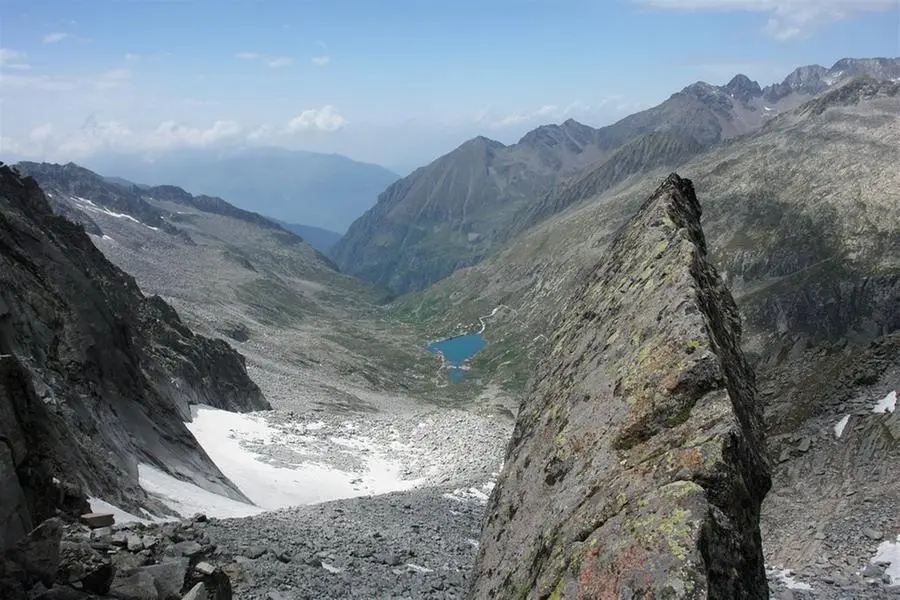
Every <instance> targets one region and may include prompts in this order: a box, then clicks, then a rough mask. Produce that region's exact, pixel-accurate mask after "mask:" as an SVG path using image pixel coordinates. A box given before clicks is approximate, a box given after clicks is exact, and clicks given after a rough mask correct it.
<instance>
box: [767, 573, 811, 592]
mask: <svg viewBox="0 0 900 600" xmlns="http://www.w3.org/2000/svg"><path fill="white" fill-rule="evenodd" d="M769 573H770V574H771V575H773V576H774V577H775V578H776V579H778V580H779V581H781V582H782V583H783V584H784V585H785V587H786V588H787V589H789V590H812V586H811V585H809V584H808V583H803V582H802V581H797V580H796V579H795V578H794V572H793V571H791V570H790V569H775V570H773V571H769Z"/></svg>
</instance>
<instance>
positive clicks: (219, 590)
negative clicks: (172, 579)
mask: <svg viewBox="0 0 900 600" xmlns="http://www.w3.org/2000/svg"><path fill="white" fill-rule="evenodd" d="M198 583H203V585H204V587H205V589H206V595H207V598H208V600H231V598H232V589H231V579H230V578H229V577H228V575H227V574H226V573H225V571H224V570H222V569H220V568H216V569H215V570H214V571H213V572H212V573H211V574H202V573H200V572H199V571H197V570H194V571H193V572H192V573H191V575H190V576H189V577H188V580H187V582H186V585H187V586H189V587H191V588H193V587H194V586H196V585H197V584H198Z"/></svg>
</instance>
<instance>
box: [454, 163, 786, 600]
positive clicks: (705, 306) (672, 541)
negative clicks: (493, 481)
mask: <svg viewBox="0 0 900 600" xmlns="http://www.w3.org/2000/svg"><path fill="white" fill-rule="evenodd" d="M740 335H741V327H740V319H739V316H738V313H737V308H736V306H735V303H734V301H733V299H732V297H731V294H730V293H729V292H728V290H727V289H726V288H725V286H724V284H723V283H722V280H721V279H720V277H719V275H718V274H717V272H716V270H715V269H714V268H713V267H712V265H711V264H710V262H709V261H708V258H707V254H706V243H705V240H704V236H703V232H702V230H701V228H700V205H699V203H698V202H697V199H696V196H695V195H694V190H693V186H692V184H691V182H690V181H688V180H685V179H681V178H679V177H678V176H677V175H674V174H673V175H671V176H670V177H669V178H668V179H667V180H666V181H665V183H664V184H663V185H662V186H661V187H660V188H659V189H658V190H657V191H656V192H655V193H654V194H653V195H652V196H651V197H650V198H649V200H647V202H646V203H645V204H644V205H643V206H642V208H641V209H640V211H639V212H638V214H637V215H636V216H635V217H634V218H633V219H632V220H631V221H630V222H629V223H627V224H626V225H625V226H624V227H623V228H622V229H620V230H619V232H618V233H617V235H616V237H615V240H614V242H613V243H612V245H611V246H610V248H609V250H608V252H607V253H606V256H605V259H604V260H602V261H601V262H600V263H599V265H598V266H597V267H596V268H595V269H594V271H593V272H592V273H591V274H590V275H589V276H588V278H587V281H586V282H585V283H584V285H583V287H582V288H581V290H580V291H579V292H578V293H577V294H576V296H575V298H574V299H573V301H572V302H571V303H570V304H569V306H568V308H567V309H566V310H564V311H563V313H562V320H561V322H560V323H558V324H557V328H556V333H555V338H554V339H553V340H552V343H551V346H552V348H553V350H552V351H551V353H550V355H549V356H548V357H547V358H546V359H545V360H544V361H543V362H542V363H541V365H540V367H539V370H538V372H537V373H536V376H535V379H534V381H535V383H534V385H533V387H532V390H531V392H530V394H529V395H528V397H527V399H526V400H525V401H524V403H523V405H522V407H521V411H520V414H519V417H518V421H517V424H516V430H515V433H514V434H513V438H512V440H511V442H510V446H509V449H508V453H507V460H506V463H505V465H504V469H503V472H502V474H501V476H500V480H499V482H498V485H497V487H496V488H495V490H494V493H493V495H492V497H491V500H490V503H489V505H488V511H487V517H486V520H485V524H484V529H483V532H482V540H481V546H480V550H479V555H478V558H477V562H476V567H475V572H474V576H473V588H472V597H473V598H585V599H587V598H598V599H599V598H707V597H709V598H767V597H768V588H767V584H766V574H765V569H764V565H763V554H762V545H761V541H760V532H759V513H760V505H761V503H762V500H763V498H764V496H765V495H766V493H767V491H768V489H769V487H770V477H769V471H768V465H767V462H766V459H765V448H764V440H763V418H762V407H761V406H760V404H759V403H758V402H757V401H756V399H755V382H754V374H753V372H752V370H751V369H750V367H749V366H748V364H747V362H746V361H745V359H744V356H743V354H742V353H741V350H740V345H739V344H740Z"/></svg>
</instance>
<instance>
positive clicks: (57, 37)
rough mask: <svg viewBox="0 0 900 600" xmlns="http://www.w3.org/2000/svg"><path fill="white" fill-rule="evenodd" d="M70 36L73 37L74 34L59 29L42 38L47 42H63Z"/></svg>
mask: <svg viewBox="0 0 900 600" xmlns="http://www.w3.org/2000/svg"><path fill="white" fill-rule="evenodd" d="M70 37H72V34H70V33H62V32H59V31H57V32H55V33H48V34H47V35H45V36H44V37H43V38H42V39H41V41H42V42H44V43H45V44H55V43H57V42H61V41H63V40H65V39H68V38H70Z"/></svg>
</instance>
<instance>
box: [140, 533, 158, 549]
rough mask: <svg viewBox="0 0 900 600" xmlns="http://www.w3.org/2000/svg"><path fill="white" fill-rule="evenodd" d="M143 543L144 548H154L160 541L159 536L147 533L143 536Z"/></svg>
mask: <svg viewBox="0 0 900 600" xmlns="http://www.w3.org/2000/svg"><path fill="white" fill-rule="evenodd" d="M141 543H142V544H143V545H144V548H147V549H148V550H152V549H153V548H155V547H156V545H157V544H158V543H159V538H158V537H157V536H155V535H145V536H144V537H142V538H141Z"/></svg>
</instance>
